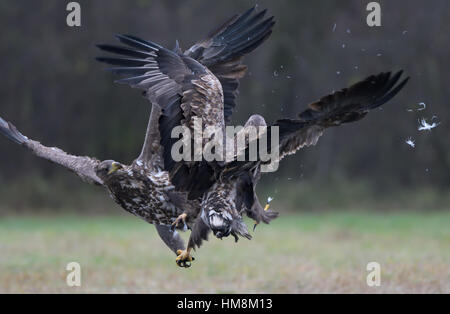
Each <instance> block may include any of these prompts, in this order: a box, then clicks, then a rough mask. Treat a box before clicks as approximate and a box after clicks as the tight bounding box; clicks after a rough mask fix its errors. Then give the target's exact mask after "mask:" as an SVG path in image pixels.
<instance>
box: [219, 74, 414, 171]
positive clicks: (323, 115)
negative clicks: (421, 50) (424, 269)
mask: <svg viewBox="0 0 450 314" xmlns="http://www.w3.org/2000/svg"><path fill="white" fill-rule="evenodd" d="M402 73H403V72H402V71H399V72H397V73H396V74H394V75H393V76H392V75H391V73H390V72H387V73H381V74H378V75H372V76H369V77H368V78H366V79H365V80H363V81H361V82H358V83H356V84H354V85H352V86H350V87H349V88H345V89H342V90H341V91H338V92H335V93H333V94H331V95H328V96H325V97H323V98H321V99H320V100H319V101H316V102H314V103H312V104H310V105H309V109H306V110H305V111H303V112H302V113H300V114H299V118H298V119H281V120H278V121H276V122H275V123H274V124H273V125H272V126H277V127H278V128H279V129H278V130H279V147H278V149H279V160H281V159H282V158H283V157H285V156H287V155H290V154H294V153H295V152H296V151H297V150H299V149H300V148H302V147H305V146H310V145H315V144H316V143H317V141H318V139H319V137H320V136H321V135H322V134H323V132H324V130H325V129H326V128H329V127H333V126H339V125H341V124H344V123H349V122H354V121H358V120H360V119H362V118H364V117H365V116H366V114H367V113H368V112H369V111H370V110H373V109H375V108H378V107H379V106H381V105H383V104H385V103H386V102H388V101H389V100H390V99H392V98H393V97H394V96H395V95H396V94H397V93H398V92H399V91H400V90H401V89H402V88H403V87H404V86H405V84H406V83H407V81H408V80H409V78H406V79H403V80H402V81H401V82H400V83H399V80H400V77H401V76H402ZM267 132H268V135H267V138H268V140H269V144H268V147H270V138H271V132H272V129H271V128H268V130H267ZM263 138H264V139H265V138H266V137H263ZM245 153H246V154H248V150H247V151H246V152H245ZM246 160H248V158H247V159H246ZM257 163H258V162H239V161H233V162H231V163H229V164H228V165H227V166H226V169H225V170H224V173H227V174H228V175H235V174H236V173H241V172H245V171H248V170H249V169H251V168H253V167H254V166H255V165H256V164H257Z"/></svg>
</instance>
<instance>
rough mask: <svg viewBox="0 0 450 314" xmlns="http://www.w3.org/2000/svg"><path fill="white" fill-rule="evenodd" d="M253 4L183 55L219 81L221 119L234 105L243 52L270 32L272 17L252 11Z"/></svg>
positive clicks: (229, 116)
mask: <svg viewBox="0 0 450 314" xmlns="http://www.w3.org/2000/svg"><path fill="white" fill-rule="evenodd" d="M255 10H256V8H255V7H253V8H251V9H249V10H248V11H246V12H245V13H243V14H242V15H235V16H233V17H232V18H231V19H229V20H228V21H227V22H225V23H224V24H223V25H222V26H220V27H219V28H218V29H217V30H215V31H213V32H212V33H211V34H210V35H209V36H207V38H206V39H204V40H201V41H199V42H197V43H196V44H195V45H193V46H192V47H191V48H189V49H188V50H187V51H186V52H185V54H186V55H187V56H189V57H191V58H194V59H196V60H197V61H199V62H200V63H202V64H204V65H205V66H206V67H208V69H209V70H210V71H211V72H212V73H214V75H215V76H216V77H217V78H218V79H219V81H220V83H221V84H222V88H223V93H224V115H225V122H229V121H230V118H231V115H232V113H233V109H234V107H235V106H236V102H235V100H236V96H237V94H238V87H239V79H240V78H242V77H244V75H245V73H246V71H247V66H246V65H244V64H242V60H243V57H244V55H245V54H247V53H250V52H251V51H253V50H254V49H256V48H257V47H258V46H260V45H261V44H262V43H263V42H264V41H265V40H266V39H267V38H268V37H269V36H270V35H271V33H272V28H273V26H274V24H275V21H274V20H273V17H269V18H267V19H264V16H265V14H266V12H267V10H263V11H261V12H259V13H256V14H255Z"/></svg>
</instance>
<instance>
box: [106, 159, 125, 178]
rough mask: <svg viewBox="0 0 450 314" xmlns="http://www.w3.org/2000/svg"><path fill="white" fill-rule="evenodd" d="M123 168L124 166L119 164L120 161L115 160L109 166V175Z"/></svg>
mask: <svg viewBox="0 0 450 314" xmlns="http://www.w3.org/2000/svg"><path fill="white" fill-rule="evenodd" d="M122 168H123V167H122V165H121V164H119V163H118V162H113V163H112V164H111V168H109V171H108V175H110V174H112V173H114V172H116V171H117V170H119V169H122Z"/></svg>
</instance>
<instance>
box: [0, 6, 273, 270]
mask: <svg viewBox="0 0 450 314" xmlns="http://www.w3.org/2000/svg"><path fill="white" fill-rule="evenodd" d="M265 13H266V11H261V12H256V10H255V8H252V9H250V10H248V11H246V12H245V13H244V14H241V15H235V16H233V17H232V18H231V19H229V20H228V21H227V22H226V23H225V24H224V25H223V26H222V27H220V28H218V29H217V30H216V31H214V32H212V33H211V34H210V35H209V36H208V37H206V38H205V39H203V40H201V41H199V42H197V43H196V44H194V45H193V46H192V47H191V48H190V49H189V50H187V51H186V52H184V53H183V52H182V51H181V50H180V47H179V45H178V42H177V44H176V47H175V48H174V49H166V48H164V47H162V46H160V45H157V44H155V43H152V42H147V41H144V40H141V39H139V38H137V37H135V36H131V35H117V36H116V38H117V39H118V40H119V41H120V42H121V43H122V44H124V45H125V46H126V47H117V46H112V45H98V47H99V48H100V49H102V50H104V51H108V52H113V53H119V54H121V55H124V56H125V57H123V58H108V57H101V58H98V60H99V61H102V62H107V63H112V64H114V65H116V67H114V68H112V69H111V70H112V71H114V72H115V73H118V74H125V75H131V77H128V78H125V79H123V80H119V81H118V82H119V83H127V84H129V85H132V86H133V87H138V88H141V89H142V90H143V91H144V96H145V97H146V98H147V99H148V100H149V101H150V102H151V104H152V108H151V113H150V118H149V123H148V127H147V132H146V137H145V141H144V145H143V147H142V150H141V153H140V155H139V156H138V157H137V159H135V160H134V161H133V162H132V163H131V164H130V165H124V164H122V163H120V162H117V161H114V160H105V161H100V160H97V159H95V158H91V157H79V156H74V155H70V154H67V153H66V152H64V151H62V150H61V149H59V148H56V147H46V146H44V145H42V144H41V143H39V142H37V141H34V140H31V139H29V138H28V137H26V136H24V135H23V134H22V133H21V132H19V131H18V130H17V128H16V127H15V126H14V125H13V124H12V123H10V122H7V121H5V120H4V119H2V118H1V117H0V133H2V134H3V135H4V136H6V137H7V138H8V139H10V140H12V141H13V142H15V143H17V144H19V145H21V146H23V147H25V148H27V149H29V150H30V151H31V152H32V153H34V154H35V155H36V156H38V157H41V158H44V159H47V160H49V161H51V162H53V163H56V164H59V165H61V166H63V167H65V168H67V169H68V170H70V171H72V172H74V173H75V174H77V175H78V176H79V177H80V178H81V179H82V180H83V181H85V182H87V183H91V184H94V185H99V186H102V187H104V188H105V189H106V190H107V191H108V192H109V194H110V195H111V197H112V198H113V199H114V201H115V202H117V203H118V204H119V205H120V206H121V207H122V208H124V209H125V210H126V211H128V212H130V213H132V214H134V215H136V216H137V217H139V218H142V219H144V220H145V221H147V222H149V223H151V224H154V225H155V226H156V229H157V231H158V234H159V235H160V237H161V238H162V240H163V241H164V243H165V244H166V245H167V246H168V247H169V248H170V249H171V250H172V251H174V252H175V253H176V254H177V255H178V257H177V260H176V262H177V264H178V265H179V266H182V267H189V266H190V261H191V260H192V258H190V257H189V258H184V255H182V256H180V253H181V252H183V251H185V249H186V246H185V244H184V242H183V240H182V238H181V237H180V235H179V234H178V232H177V230H183V231H184V230H186V229H187V228H189V229H191V228H192V227H193V225H194V223H195V221H196V219H197V216H198V215H199V213H200V211H201V207H200V205H201V197H197V198H190V199H189V198H188V193H186V192H183V191H177V190H176V189H175V186H174V185H173V184H172V183H171V180H170V177H169V172H168V171H167V169H168V168H167V166H165V163H164V156H165V157H166V159H167V158H168V157H167V155H168V154H167V152H165V151H164V148H163V146H162V145H161V141H162V139H163V138H164V139H166V140H167V138H165V137H164V136H166V135H167V134H170V131H171V130H170V129H169V128H170V125H171V124H173V123H175V122H176V120H173V119H174V117H173V116H172V114H174V113H175V111H176V108H175V107H177V106H186V110H190V111H191V113H192V114H196V113H197V114H200V112H203V113H204V114H206V113H208V114H209V115H210V116H209V119H208V121H209V122H210V123H223V121H225V120H228V119H229V118H230V116H231V114H232V110H233V108H234V107H235V98H236V95H237V89H238V85H239V79H240V78H242V77H243V76H244V75H245V72H246V70H247V67H246V66H245V65H244V64H243V63H242V59H243V57H244V55H246V54H248V53H250V52H252V51H253V50H255V49H256V48H257V47H258V46H260V45H261V44H262V43H263V42H264V41H265V40H266V39H267V38H268V37H269V36H270V34H271V33H272V27H273V25H274V22H273V17H270V18H264V16H265ZM198 89H202V91H203V92H204V91H208V93H207V94H206V95H205V94H202V91H200V93H199V92H198ZM209 91H211V94H209ZM172 107H173V108H175V109H173V110H172ZM187 108H189V109H187ZM163 112H164V115H163ZM176 118H178V116H175V119H176ZM161 132H163V133H164V136H162V133H161ZM169 155H170V154H169ZM267 217H270V214H266V213H262V214H261V215H259V216H258V217H255V219H256V220H257V221H264V222H268V221H269V218H267ZM234 218H235V219H236V221H237V220H242V218H241V217H234ZM198 231H199V229H195V230H194V232H192V234H191V237H190V240H189V241H190V242H189V245H188V246H189V247H193V246H195V245H197V246H199V245H200V244H201V242H202V239H204V238H205V234H203V233H199V232H198ZM200 231H202V230H201V229H200Z"/></svg>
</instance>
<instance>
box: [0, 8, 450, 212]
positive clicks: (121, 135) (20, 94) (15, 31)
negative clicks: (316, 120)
mask: <svg viewBox="0 0 450 314" xmlns="http://www.w3.org/2000/svg"><path fill="white" fill-rule="evenodd" d="M68 2H69V1H61V0H46V1H42V0H40V1H27V2H24V1H2V2H1V3H0V26H1V31H0V32H1V38H2V41H1V43H0V69H1V76H2V80H1V84H0V116H2V117H3V118H5V119H6V120H9V121H11V122H13V123H14V124H15V125H16V126H17V127H18V128H19V129H20V130H21V131H22V132H23V133H24V134H25V135H27V136H29V137H30V138H33V139H35V140H38V141H40V142H42V143H43V144H45V145H48V146H58V147H60V148H62V149H64V150H66V151H67V152H70V153H74V154H79V155H88V156H95V157H97V158H99V159H115V160H118V161H121V162H123V163H130V162H131V161H132V160H133V159H134V158H135V157H136V156H137V155H138V154H139V152H140V149H141V145H142V142H143V140H144V135H145V129H146V125H147V119H148V116H149V112H150V105H149V103H148V102H147V101H146V100H145V99H144V98H143V97H141V94H140V92H139V91H138V90H132V89H130V88H128V87H127V86H118V85H115V84H113V76H112V75H110V74H109V73H107V72H105V71H102V69H103V68H104V66H103V65H102V64H99V63H97V62H96V61H95V59H94V58H95V57H96V56H98V55H99V54H100V52H99V51H98V50H97V48H96V47H95V44H98V43H113V42H114V38H113V35H114V34H116V33H125V34H134V35H136V36H140V37H142V38H144V39H149V40H152V41H155V42H157V43H160V44H162V45H164V46H167V47H170V48H172V47H173V46H174V44H175V40H176V39H178V40H179V41H180V43H181V46H182V48H183V49H188V48H189V47H190V46H191V45H192V44H194V43H195V42H196V41H197V40H199V39H201V38H203V37H204V36H206V35H207V34H208V33H209V32H210V31H211V30H212V29H214V28H216V27H217V26H218V25H220V24H221V23H222V22H223V21H225V20H226V19H227V18H228V17H230V16H231V15H233V14H235V13H240V12H242V11H244V10H246V9H248V8H249V7H250V6H253V5H254V4H258V7H259V9H262V8H268V9H269V14H270V15H274V16H275V17H276V20H277V24H276V25H275V28H274V32H273V35H272V36H271V37H270V39H269V40H268V41H267V42H265V43H264V45H263V46H262V47H260V48H259V49H258V50H256V51H255V52H253V53H252V54H251V55H250V56H248V57H247V58H246V60H245V62H246V64H248V65H249V73H248V76H247V77H246V78H245V79H244V80H242V81H241V87H240V96H239V98H238V108H237V110H236V112H235V115H234V119H233V123H234V124H236V125H241V124H243V123H244V122H245V121H246V119H247V118H248V117H249V116H250V115H251V114H253V113H259V114H262V115H263V116H265V117H266V120H267V121H268V122H271V121H273V120H275V119H277V118H279V117H293V116H295V115H296V114H297V113H298V112H300V111H301V110H302V109H303V108H304V107H305V106H306V104H308V103H310V102H311V101H314V100H316V99H317V98H319V97H321V96H323V95H326V94H328V93H330V92H331V91H333V90H337V89H340V88H343V87H346V86H348V85H349V84H352V83H354V82H356V81H357V80H360V79H363V78H365V77H366V76H368V75H370V74H376V73H379V72H382V71H388V70H398V69H404V70H405V72H406V74H407V75H409V76H411V81H410V83H409V84H408V85H407V86H406V88H405V89H404V90H403V91H402V92H401V93H400V94H399V95H398V96H397V97H396V98H395V99H394V100H393V101H391V102H390V103H389V104H388V105H387V106H385V107H383V109H382V110H378V111H376V112H374V113H372V114H370V115H369V116H368V117H367V118H366V119H365V120H363V121H361V122H359V123H355V124H352V125H348V126H343V127H339V128H336V129H330V130H328V131H327V132H326V134H325V136H324V137H322V138H321V140H320V141H319V143H318V145H317V146H315V147H313V148H308V149H304V150H302V151H300V152H299V153H297V154H296V155H295V156H292V157H289V158H287V159H285V160H283V162H282V163H281V167H280V170H279V171H278V172H277V173H274V174H269V175H266V176H264V178H263V180H262V183H261V185H260V186H259V190H260V192H261V193H260V195H261V197H267V196H268V195H271V196H273V197H275V202H276V201H278V203H277V206H283V207H285V208H290V209H293V210H294V209H295V210H316V209H324V208H333V209H334V208H348V207H352V208H353V207H370V208H377V209H386V208H390V209H403V208H418V209H419V208H420V209H424V210H430V209H442V208H448V205H449V204H450V195H449V190H450V189H449V188H450V141H449V139H448V135H449V131H450V124H449V123H448V122H449V121H450V110H449V104H448V99H450V88H449V86H448V84H449V83H448V82H450V71H448V69H450V57H449V52H450V39H449V35H448V34H450V23H449V20H450V2H449V1H447V0H433V1H427V2H424V1H420V0H413V1H379V2H380V4H381V8H382V26H381V27H372V28H371V27H368V26H367V24H366V17H367V14H368V13H369V12H367V11H366V5H367V3H368V2H370V1H362V0H346V1H220V2H219V1H214V2H212V1H201V0H190V1H181V0H179V1H178V0H164V1H146V0H129V1H119V0H109V1H78V2H79V3H80V4H81V23H82V26H81V27H68V26H67V25H66V16H67V14H68V12H67V11H66V5H67V3H68ZM422 102H423V103H425V104H426V109H425V110H422V111H418V110H417V109H418V108H420V106H419V103H422ZM411 109H412V110H411ZM433 116H437V120H436V119H435V120H433V121H439V122H441V124H440V125H439V126H438V127H437V128H435V129H433V130H432V131H426V132H419V131H418V119H419V118H427V119H428V121H430V120H431V118H432V117H433ZM409 137H412V139H413V140H415V143H416V147H415V148H412V147H410V146H408V145H407V144H406V143H405V140H406V139H407V138H409ZM113 206H114V205H113V203H112V201H111V200H109V199H108V196H107V195H106V193H104V191H103V190H102V189H100V188H92V187H90V186H87V185H84V183H82V182H81V181H80V180H78V178H77V177H75V176H73V175H72V174H70V173H67V172H66V170H63V169H61V168H58V167H56V166H54V165H52V164H50V163H48V162H46V161H43V160H40V159H38V158H36V157H34V156H32V155H31V154H30V153H28V152H26V151H24V150H23V149H22V148H21V147H19V146H17V145H14V144H13V143H11V142H9V141H7V140H6V139H4V138H3V137H2V138H0V211H5V212H7V211H9V210H11V209H12V210H15V211H19V210H23V209H29V208H30V207H31V208H32V209H33V210H34V209H36V210H39V209H41V210H42V209H52V210H63V209H67V208H72V209H74V208H76V209H79V210H82V211H99V210H108V211H109V210H110V208H111V207H113Z"/></svg>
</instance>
